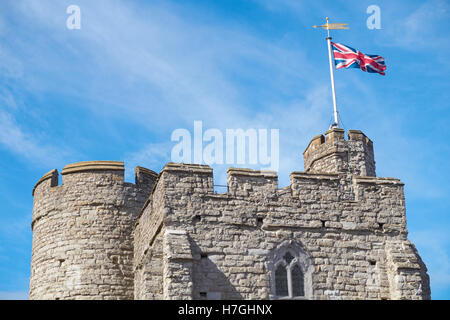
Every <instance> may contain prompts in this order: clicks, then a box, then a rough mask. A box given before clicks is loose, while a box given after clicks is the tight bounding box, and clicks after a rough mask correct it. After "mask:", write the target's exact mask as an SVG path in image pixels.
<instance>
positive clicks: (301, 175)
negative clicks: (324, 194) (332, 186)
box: [290, 171, 339, 180]
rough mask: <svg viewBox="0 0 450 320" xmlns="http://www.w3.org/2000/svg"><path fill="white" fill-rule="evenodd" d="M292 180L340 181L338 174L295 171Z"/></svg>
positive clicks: (292, 173)
mask: <svg viewBox="0 0 450 320" xmlns="http://www.w3.org/2000/svg"><path fill="white" fill-rule="evenodd" d="M290 178H291V179H292V178H306V179H328V180H338V179H339V174H338V173H327V172H314V173H309V172H304V171H294V172H291V174H290Z"/></svg>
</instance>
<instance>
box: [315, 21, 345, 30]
mask: <svg viewBox="0 0 450 320" xmlns="http://www.w3.org/2000/svg"><path fill="white" fill-rule="evenodd" d="M346 26H348V23H329V22H328V18H327V23H326V24H323V25H321V26H313V27H314V28H323V29H326V30H341V29H347V30H348V29H350V28H349V27H346Z"/></svg>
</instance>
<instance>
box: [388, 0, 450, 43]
mask: <svg viewBox="0 0 450 320" xmlns="http://www.w3.org/2000/svg"><path fill="white" fill-rule="evenodd" d="M396 8H397V9H398V10H401V6H400V7H396ZM404 10H405V7H404V5H403V12H404ZM449 17H450V5H449V3H448V1H445V0H429V1H424V2H422V3H421V4H420V5H419V6H418V7H417V8H416V9H415V10H413V11H412V12H411V13H409V15H407V16H405V17H402V18H401V19H399V18H398V16H397V18H394V17H393V16H388V17H387V18H386V19H389V20H387V21H389V24H390V28H388V29H387V31H388V32H389V37H386V42H385V44H386V45H389V44H390V45H395V46H400V47H404V48H409V49H410V50H417V49H423V48H427V49H430V48H432V47H437V46H442V45H443V43H442V41H444V42H447V45H448V41H446V39H442V38H441V36H442V35H444V34H445V33H446V32H447V30H445V28H444V29H442V25H443V23H445V22H446V21H448V19H449Z"/></svg>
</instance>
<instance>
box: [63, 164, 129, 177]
mask: <svg viewBox="0 0 450 320" xmlns="http://www.w3.org/2000/svg"><path fill="white" fill-rule="evenodd" d="M96 170H102V171H103V170H104V171H110V170H113V171H114V170H116V171H125V166H124V163H123V161H84V162H77V163H71V164H68V165H66V166H65V167H64V168H63V170H62V172H61V174H62V175H64V174H69V173H75V172H82V171H96Z"/></svg>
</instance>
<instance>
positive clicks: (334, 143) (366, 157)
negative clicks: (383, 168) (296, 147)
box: [303, 128, 376, 176]
mask: <svg viewBox="0 0 450 320" xmlns="http://www.w3.org/2000/svg"><path fill="white" fill-rule="evenodd" d="M303 160H304V164H305V171H306V172H325V173H345V172H347V173H351V174H355V175H359V176H376V174H375V159H374V152H373V143H372V141H371V140H370V139H369V138H367V136H366V135H365V134H364V133H362V132H361V131H360V130H349V131H348V140H345V131H344V130H343V129H340V128H332V129H330V130H328V131H327V132H326V133H325V136H323V135H317V136H315V137H314V138H313V139H312V140H311V142H310V143H309V145H308V147H307V148H306V150H305V152H303Z"/></svg>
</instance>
